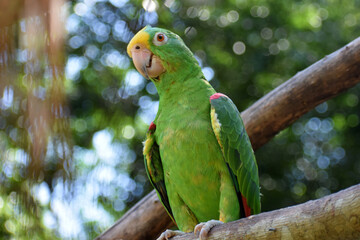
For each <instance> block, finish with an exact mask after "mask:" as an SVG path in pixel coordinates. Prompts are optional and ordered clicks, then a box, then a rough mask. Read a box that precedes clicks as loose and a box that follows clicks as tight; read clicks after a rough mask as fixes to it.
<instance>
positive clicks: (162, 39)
mask: <svg viewBox="0 0 360 240" xmlns="http://www.w3.org/2000/svg"><path fill="white" fill-rule="evenodd" d="M167 40H168V37H167V36H166V35H165V34H164V33H162V32H158V33H156V34H155V36H154V39H153V43H154V44H155V45H156V46H161V45H164V44H165V43H167Z"/></svg>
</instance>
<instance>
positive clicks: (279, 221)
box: [171, 184, 360, 240]
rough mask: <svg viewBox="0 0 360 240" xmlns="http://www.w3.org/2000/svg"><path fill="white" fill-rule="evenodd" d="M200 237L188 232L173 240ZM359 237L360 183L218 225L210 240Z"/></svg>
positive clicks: (302, 239)
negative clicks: (316, 197) (296, 203)
mask: <svg viewBox="0 0 360 240" xmlns="http://www.w3.org/2000/svg"><path fill="white" fill-rule="evenodd" d="M185 239H186V240H191V239H198V238H197V237H195V236H194V234H193V233H186V234H183V235H181V236H176V237H173V238H171V240H185ZM216 239H244V240H245V239H256V240H264V239H266V240H269V239H271V240H275V239H286V240H288V239H293V240H297V239H299V240H313V239H316V240H322V239H324V240H335V239H339V240H340V239H360V184H358V185H356V186H352V187H350V188H347V189H345V190H342V191H340V192H338V193H334V194H331V195H328V196H326V197H323V198H321V199H318V200H315V201H309V202H306V203H303V204H300V205H296V206H292V207H288V208H283V209H279V210H275V211H271V212H265V213H261V214H258V215H254V216H250V217H248V218H243V219H240V220H237V221H234V222H229V223H226V224H223V225H219V226H215V227H214V228H212V229H211V232H210V235H209V238H208V240H216Z"/></svg>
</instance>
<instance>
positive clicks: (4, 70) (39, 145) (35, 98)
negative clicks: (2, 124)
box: [0, 0, 72, 179]
mask: <svg viewBox="0 0 360 240" xmlns="http://www.w3.org/2000/svg"><path fill="white" fill-rule="evenodd" d="M65 2H66V1H65V0H56V1H48V0H11V1H9V0H0V9H2V10H3V11H2V12H1V14H0V94H1V93H3V92H4V91H7V92H12V93H13V95H14V97H13V102H14V103H17V105H18V106H17V107H16V104H12V105H15V106H11V107H12V108H13V112H15V113H16V115H15V116H14V118H17V119H14V122H17V123H18V125H19V129H20V131H19V132H20V134H19V135H20V137H19V138H18V140H16V141H15V144H16V145H17V146H18V147H19V148H22V149H24V150H25V151H27V152H28V153H29V155H30V159H29V160H30V161H29V164H28V165H27V168H28V169H27V170H28V171H27V176H26V177H27V178H30V179H40V178H43V177H44V162H45V157H46V154H47V148H48V145H49V143H51V142H52V141H53V142H54V145H59V146H61V147H60V148H59V149H61V151H62V152H59V153H58V156H57V160H58V166H57V169H61V170H62V171H61V172H62V175H63V176H64V177H65V176H68V175H69V173H70V172H71V171H69V169H70V165H71V164H70V160H71V158H72V157H71V151H72V150H71V149H72V147H71V133H70V127H69V121H68V116H69V115H70V114H69V110H68V108H67V103H66V95H65V87H64V80H65V76H64V65H65V54H64V53H65V49H64V43H65V36H66V33H65V28H64V25H65V19H66V11H65V8H64V4H65ZM18 79H21V80H20V81H19V80H18ZM0 110H1V109H0ZM2 152H4V151H1V149H0V159H5V158H2V157H1V154H2Z"/></svg>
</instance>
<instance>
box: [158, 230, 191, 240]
mask: <svg viewBox="0 0 360 240" xmlns="http://www.w3.org/2000/svg"><path fill="white" fill-rule="evenodd" d="M181 234H184V232H182V231H174V230H169V229H168V230H166V231H165V232H163V233H162V234H161V235H160V237H158V238H157V239H156V240H168V239H170V238H172V237H174V236H177V235H181Z"/></svg>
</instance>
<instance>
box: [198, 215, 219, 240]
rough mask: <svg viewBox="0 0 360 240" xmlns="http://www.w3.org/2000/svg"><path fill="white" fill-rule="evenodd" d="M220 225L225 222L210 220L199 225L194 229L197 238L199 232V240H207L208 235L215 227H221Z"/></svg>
mask: <svg viewBox="0 0 360 240" xmlns="http://www.w3.org/2000/svg"><path fill="white" fill-rule="evenodd" d="M220 224H223V222H222V221H218V220H210V221H207V222H202V223H199V224H198V225H196V226H195V228H194V234H195V236H196V234H197V233H198V232H199V239H200V240H205V239H207V238H208V234H209V232H210V230H211V229H212V228H213V227H215V226H216V225H220Z"/></svg>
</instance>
